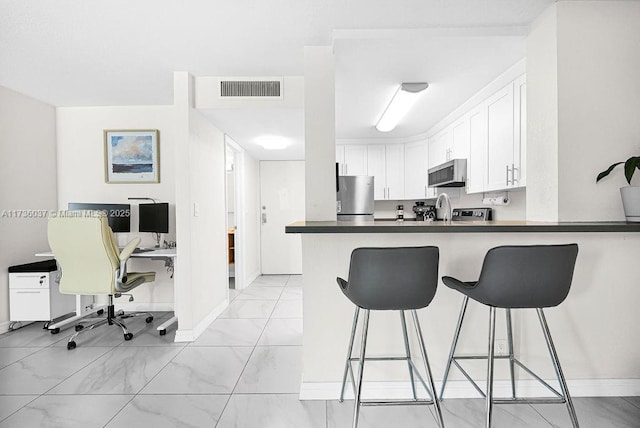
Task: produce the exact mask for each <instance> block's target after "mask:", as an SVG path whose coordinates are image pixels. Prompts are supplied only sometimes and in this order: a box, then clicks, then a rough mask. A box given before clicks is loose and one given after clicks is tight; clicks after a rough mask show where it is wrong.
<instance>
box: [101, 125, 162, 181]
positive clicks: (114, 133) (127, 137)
mask: <svg viewBox="0 0 640 428" xmlns="http://www.w3.org/2000/svg"><path fill="white" fill-rule="evenodd" d="M159 137H160V132H159V131H158V130H157V129H105V130H104V179H105V182H106V183H159V182H160V151H159Z"/></svg>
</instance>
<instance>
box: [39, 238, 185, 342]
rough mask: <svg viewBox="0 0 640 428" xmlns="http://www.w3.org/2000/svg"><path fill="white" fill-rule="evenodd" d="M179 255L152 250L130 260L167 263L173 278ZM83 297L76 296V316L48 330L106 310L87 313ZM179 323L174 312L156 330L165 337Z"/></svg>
mask: <svg viewBox="0 0 640 428" xmlns="http://www.w3.org/2000/svg"><path fill="white" fill-rule="evenodd" d="M177 255H178V253H177V251H176V249H175V248H160V249H157V250H155V249H154V250H151V251H145V252H141V253H133V254H131V257H130V258H136V259H137V258H140V259H151V260H162V261H164V262H165V266H166V267H167V269H168V270H169V271H170V272H171V273H172V275H171V276H173V270H174V268H175V263H176V257H177ZM36 257H55V256H54V255H53V252H52V251H45V252H42V253H36ZM176 296H177V293H175V292H174V302H173V305H174V308H175V306H176V302H175V298H176ZM81 298H82V296H80V295H77V296H76V315H75V316H73V317H71V318H66V319H64V320H62V321H60V322H57V323H52V324H49V325H48V327H47V328H48V329H49V330H51V331H52V333H53V332H55V333H57V332H59V331H60V328H61V327H62V326H65V325H67V324H70V323H73V322H75V321H77V320H79V319H81V318H84V317H86V316H88V315H91V314H93V313H96V312H99V311H101V310H104V307H102V306H95V307H92V308H91V310H89V311H87V310H85V308H83V307H82V300H81ZM176 322H178V318H177V317H176V316H175V311H174V315H173V317H171V318H169V319H168V320H167V321H165V322H163V323H162V324H160V325H159V326H158V327H157V329H156V330H158V332H159V333H160V336H164V335H165V334H167V327H169V326H170V325H172V324H174V323H176Z"/></svg>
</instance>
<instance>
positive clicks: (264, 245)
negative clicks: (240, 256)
mask: <svg viewBox="0 0 640 428" xmlns="http://www.w3.org/2000/svg"><path fill="white" fill-rule="evenodd" d="M260 211H261V216H260V220H261V225H262V227H261V232H260V238H261V239H260V241H261V244H260V245H261V260H262V273H263V274H267V275H269V274H301V273H302V240H301V238H300V235H298V234H286V233H284V228H285V226H286V225H288V224H291V223H293V222H295V221H301V220H304V218H305V214H304V161H262V162H260Z"/></svg>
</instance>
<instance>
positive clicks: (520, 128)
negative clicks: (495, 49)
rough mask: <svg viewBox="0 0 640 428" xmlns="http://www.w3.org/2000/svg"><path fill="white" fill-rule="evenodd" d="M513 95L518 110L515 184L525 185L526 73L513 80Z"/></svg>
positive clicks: (514, 152)
mask: <svg viewBox="0 0 640 428" xmlns="http://www.w3.org/2000/svg"><path fill="white" fill-rule="evenodd" d="M513 97H514V99H513V102H514V106H515V110H516V113H515V115H514V117H515V128H514V132H515V137H514V150H513V159H514V170H513V171H514V172H513V174H514V175H513V181H514V183H513V186H514V187H525V186H526V185H527V77H526V76H525V75H523V76H520V77H519V78H518V79H516V80H515V82H513Z"/></svg>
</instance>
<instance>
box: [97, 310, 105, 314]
mask: <svg viewBox="0 0 640 428" xmlns="http://www.w3.org/2000/svg"><path fill="white" fill-rule="evenodd" d="M96 314H98V315H102V314H104V309H98V312H96Z"/></svg>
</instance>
